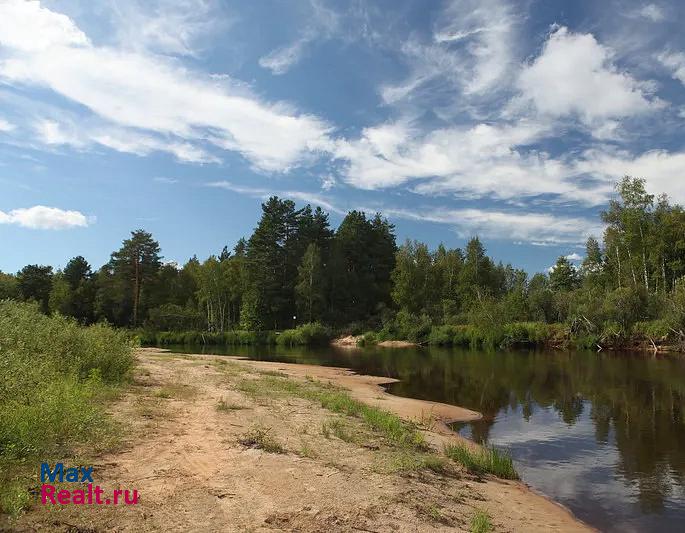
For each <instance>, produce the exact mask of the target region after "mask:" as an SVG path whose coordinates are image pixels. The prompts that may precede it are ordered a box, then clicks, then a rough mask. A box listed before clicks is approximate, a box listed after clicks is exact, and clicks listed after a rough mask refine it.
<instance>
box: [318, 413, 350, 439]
mask: <svg viewBox="0 0 685 533" xmlns="http://www.w3.org/2000/svg"><path fill="white" fill-rule="evenodd" d="M321 432H322V433H323V435H324V436H325V437H326V438H327V439H328V438H330V436H331V434H333V436H335V437H337V438H339V439H340V440H342V441H344V442H350V443H357V442H359V438H358V436H357V435H356V434H355V433H354V430H353V429H352V428H351V427H350V425H349V424H346V423H345V422H344V421H343V420H340V419H338V418H336V419H333V420H328V421H324V422H323V423H322V424H321Z"/></svg>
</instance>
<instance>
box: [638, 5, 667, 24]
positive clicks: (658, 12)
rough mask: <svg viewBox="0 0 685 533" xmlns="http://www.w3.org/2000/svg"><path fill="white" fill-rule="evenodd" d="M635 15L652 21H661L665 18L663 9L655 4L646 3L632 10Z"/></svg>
mask: <svg viewBox="0 0 685 533" xmlns="http://www.w3.org/2000/svg"><path fill="white" fill-rule="evenodd" d="M634 14H635V16H638V17H642V18H646V19H648V20H651V21H652V22H661V21H662V20H664V19H665V18H666V15H665V14H664V11H663V9H661V8H660V7H659V6H658V5H656V4H646V5H644V6H642V7H640V8H639V9H636V10H635V11H634Z"/></svg>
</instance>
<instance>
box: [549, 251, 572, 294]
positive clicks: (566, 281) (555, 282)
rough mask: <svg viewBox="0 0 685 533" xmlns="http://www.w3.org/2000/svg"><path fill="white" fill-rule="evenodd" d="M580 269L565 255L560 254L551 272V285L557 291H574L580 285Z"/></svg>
mask: <svg viewBox="0 0 685 533" xmlns="http://www.w3.org/2000/svg"><path fill="white" fill-rule="evenodd" d="M578 284H579V279H578V271H577V270H576V267H574V266H573V265H572V264H571V261H569V260H568V259H567V258H566V257H565V256H563V255H562V256H560V257H559V259H557V262H556V263H555V265H554V266H553V267H552V270H551V271H550V273H549V286H550V288H551V289H552V290H553V291H555V292H564V291H572V290H574V289H576V288H577V287H578Z"/></svg>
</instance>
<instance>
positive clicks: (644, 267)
mask: <svg viewBox="0 0 685 533" xmlns="http://www.w3.org/2000/svg"><path fill="white" fill-rule="evenodd" d="M640 242H641V243H642V273H643V274H644V277H645V289H647V292H649V276H647V254H646V252H645V237H644V234H643V232H642V223H640Z"/></svg>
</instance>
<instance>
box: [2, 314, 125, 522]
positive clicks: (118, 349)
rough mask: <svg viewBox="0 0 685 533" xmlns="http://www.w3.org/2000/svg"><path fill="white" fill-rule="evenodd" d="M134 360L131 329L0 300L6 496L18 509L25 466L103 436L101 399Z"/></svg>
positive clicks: (9, 507) (6, 505)
mask: <svg viewBox="0 0 685 533" xmlns="http://www.w3.org/2000/svg"><path fill="white" fill-rule="evenodd" d="M132 364H133V356H132V353H131V342H130V341H129V340H128V337H127V335H126V334H125V333H124V332H121V331H115V330H113V329H112V328H110V327H108V326H103V325H96V326H90V327H88V328H84V327H81V326H79V325H78V324H77V323H76V322H75V321H74V320H73V319H67V318H64V317H61V316H53V317H48V316H45V315H43V314H42V313H40V312H39V310H38V308H37V307H36V306H33V305H29V304H21V303H16V302H11V301H4V302H0V486H2V487H3V490H0V501H1V502H2V505H3V510H4V511H6V512H17V511H18V510H19V507H20V506H21V502H22V501H23V500H22V498H21V497H20V496H17V492H16V491H17V490H18V489H17V487H16V483H15V481H16V479H17V477H16V476H18V475H20V470H21V465H22V464H26V462H27V460H29V459H33V458H38V457H39V458H41V459H46V458H48V457H52V456H54V455H55V454H58V453H61V452H64V451H65V450H66V449H67V448H68V447H69V446H70V445H71V444H73V443H76V442H81V441H83V440H87V439H91V438H95V437H97V436H98V435H99V434H100V433H101V432H102V431H104V430H105V429H106V417H105V414H104V412H103V410H102V408H101V407H100V404H99V402H98V401H97V400H98V398H99V397H102V396H103V394H105V393H106V391H107V390H108V387H107V386H108V385H114V384H117V383H119V382H121V381H122V380H124V379H126V377H127V375H128V372H129V370H130V369H131V366H132Z"/></svg>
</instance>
